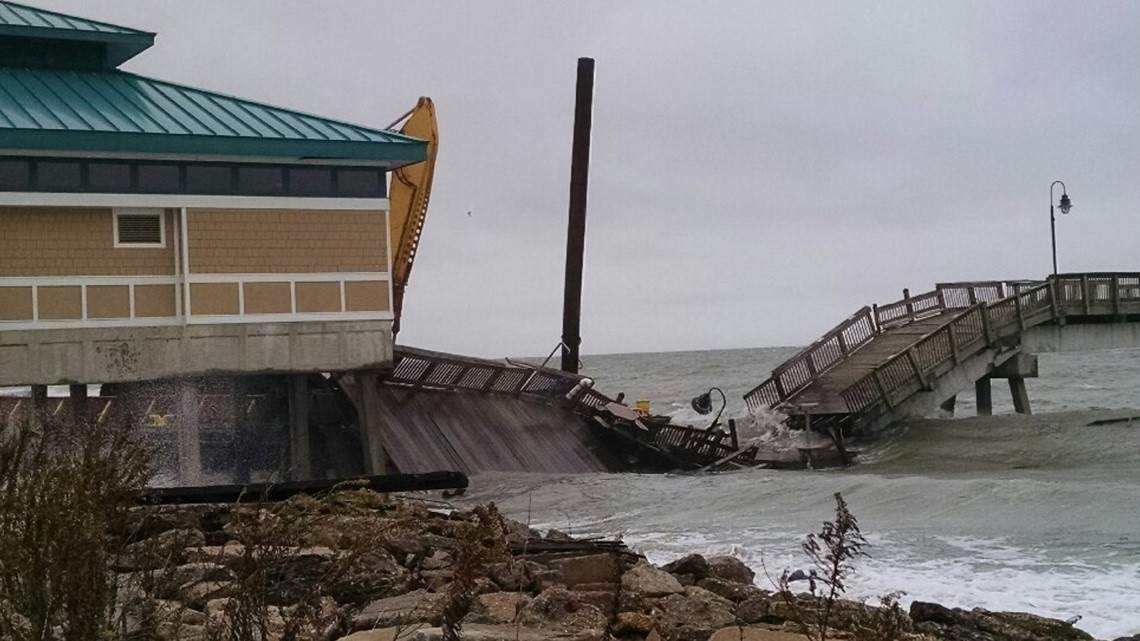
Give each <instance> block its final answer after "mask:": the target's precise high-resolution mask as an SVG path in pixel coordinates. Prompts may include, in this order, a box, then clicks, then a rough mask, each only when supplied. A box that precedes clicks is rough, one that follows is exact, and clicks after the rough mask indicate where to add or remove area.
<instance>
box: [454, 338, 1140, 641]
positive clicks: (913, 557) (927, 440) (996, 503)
mask: <svg viewBox="0 0 1140 641" xmlns="http://www.w3.org/2000/svg"><path fill="white" fill-rule="evenodd" d="M795 351H796V350H795V348H788V349H781V348H774V349H752V350H729V351H715V352H683V353H669V354H625V355H606V356H587V357H585V358H583V361H584V364H585V369H584V371H583V373H585V374H587V375H589V376H592V377H593V378H594V379H595V380H596V381H597V385H598V387H599V389H601V390H603V391H605V392H606V393H608V394H611V395H612V394H616V393H617V392H619V391H624V392H625V393H626V397H627V402H632V401H634V400H636V399H638V398H647V399H649V400H650V401H651V402H652V404H653V411H654V413H665V414H675V415H676V417H677V419H679V420H683V421H685V422H693V423H697V424H699V423H700V421H707V420H708V419H707V418H704V417H700V416H698V415H697V414H695V413H693V412H692V410H690V409H688V400H689V399H690V398H691V397H692V396H694V395H696V394H698V393H700V392H702V391H704V390H706V389H708V388H709V387H710V386H714V385H716V386H719V387H721V388H722V389H724V391H725V392H726V394H727V395H728V398H729V407H728V410H727V413H726V415H730V416H742V415H743V414H744V413H745V408H744V403H743V401H742V400H741V396H742V395H743V393H744V392H746V391H748V389H750V388H751V387H752V386H754V385H756V384H758V383H759V382H760V381H762V380H763V379H764V378H765V377H766V375H767V373H768V372H769V371H770V370H771V369H772V368H773V367H774V366H775V365H777V364H778V363H780V362H781V361H782V360H783V359H784V358H786V357H787V356H789V355H791V354H792V353H794V352H795ZM1040 359H1041V360H1040V366H1041V368H1040V369H1041V372H1040V373H1041V377H1040V378H1038V379H1035V380H1030V381H1029V382H1028V388H1029V394H1030V399H1031V401H1032V403H1033V410H1034V412H1035V415H1034V416H1017V415H1013V414H1012V404H1011V403H1010V401H1009V398H1008V394H1007V393H1005V391H1004V389H1003V387H1002V386H1001V381H996V382H995V383H994V393H993V396H994V405H995V407H994V410H995V413H996V415H995V416H993V417H970V416H969V415H971V414H973V402H972V399H971V398H968V396H972V394H964V395H962V396H961V397H960V398H959V402H958V408H957V410H958V417H957V418H951V419H939V418H933V419H923V420H915V421H912V422H910V423H909V424H907V425H903V426H901V427H900V428H898V429H897V430H896V431H894V432H893V433H891V434H888V435H885V436H884V437H883V438H881V439H878V440H876V441H875V442H871V443H862V444H860V445H859V447H861V448H862V449H863V454H862V462H861V463H860V464H858V465H856V466H854V467H852V468H849V469H844V470H827V471H801V472H788V471H768V470H750V471H745V472H739V473H730V474H723V475H716V476H680V475H665V476H649V475H616V474H604V475H580V476H534V475H505V474H496V475H483V476H479V477H476V478H474V479H473V480H472V488H471V490H470V491H469V493H468V495H467V497H466V498H465V499H464V502H465V503H474V502H481V501H491V500H493V501H495V502H496V503H497V504H498V505H499V506H500V508H501V509H503V510H504V512H506V513H507V514H508V515H509V516H511V517H513V518H516V519H519V520H522V521H524V522H525V521H529V522H530V523H531V524H532V526H533V527H536V528H539V529H545V528H551V527H553V528H558V529H560V530H564V531H569V532H571V533H573V534H576V535H591V536H606V537H621V538H623V539H625V540H626V541H627V542H628V543H629V544H630V545H631V546H633V547H634V548H636V549H638V550H640V551H641V552H643V553H644V554H646V555H647V556H648V557H649V558H650V559H651V560H652V561H654V562H666V561H670V560H672V559H673V558H676V557H678V556H681V555H683V554H686V553H689V552H702V553H710V554H721V553H731V554H736V555H738V556H740V557H741V558H743V559H745V560H746V561H747V562H749V563H750V565H752V566H753V567H754V568H756V569H757V571H758V573H759V577H758V579H757V583H758V584H759V585H761V587H768V586H767V585H766V584H767V582H768V580H767V579H766V578H765V577H764V575H763V568H766V569H767V570H768V572H769V573H771V574H772V576H777V575H779V574H780V572H781V571H782V570H783V569H784V568H789V567H792V568H794V567H802V566H803V565H804V564H805V559H804V557H803V555H802V553H800V551H799V544H800V542H801V541H802V540H803V537H804V535H805V534H807V533H808V532H813V531H818V529H819V525H820V523H821V522H822V521H824V520H827V519H830V518H832V517H833V515H834V501H833V499H832V495H833V494H834V493H835V492H842V493H843V496H844V498H845V499H846V500H847V502H848V505H849V506H850V508H851V511H852V512H853V513H854V514H855V515H856V517H858V519H859V523H860V525H861V527H862V530H863V532H864V534H865V535H866V536H867V538H868V539H869V541H870V542H871V547H870V548H869V549H868V551H869V553H870V555H871V557H870V558H869V559H866V560H864V561H862V562H860V563H859V566H858V570H857V574H856V576H855V577H854V578H853V580H852V581H851V584H850V591H849V596H852V597H854V598H866V599H869V600H872V601H873V600H874V599H875V598H876V597H877V596H879V595H883V594H885V593H887V592H891V591H895V590H902V591H905V592H906V596H905V599H904V601H909V600H912V599H919V600H930V601H937V602H939V603H942V604H945V605H950V606H956V607H965V608H970V607H984V608H987V609H992V610H1020V611H1026V612H1033V613H1036V614H1040V615H1044V616H1050V617H1056V618H1061V619H1067V618H1069V617H1071V616H1074V615H1081V617H1082V618H1081V620H1080V621H1079V623H1078V624H1077V627H1080V628H1082V629H1084V630H1086V631H1088V632H1090V633H1091V634H1093V635H1094V636H1096V637H1098V638H1104V639H1111V638H1114V637H1117V636H1124V635H1129V634H1138V633H1140V396H1138V394H1137V392H1138V389H1140V350H1115V351H1103V352H1089V353H1080V354H1057V355H1051V354H1044V355H1041V357H1040ZM1129 416H1137V417H1138V418H1137V420H1135V421H1132V422H1128V421H1127V420H1124V421H1120V422H1112V423H1106V424H1102V425H1090V423H1092V422H1094V421H1098V420H1105V419H1121V418H1123V419H1127V417H1129Z"/></svg>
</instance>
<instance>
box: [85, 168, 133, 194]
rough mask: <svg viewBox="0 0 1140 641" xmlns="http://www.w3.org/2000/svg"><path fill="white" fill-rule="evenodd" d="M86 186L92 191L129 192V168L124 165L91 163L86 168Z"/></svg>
mask: <svg viewBox="0 0 1140 641" xmlns="http://www.w3.org/2000/svg"><path fill="white" fill-rule="evenodd" d="M87 185H88V186H89V187H90V188H91V189H92V190H93V191H109V192H123V191H130V190H131V166H130V165H128V164H125V163H114V164H112V163H101V162H100V163H91V164H90V165H88V166H87Z"/></svg>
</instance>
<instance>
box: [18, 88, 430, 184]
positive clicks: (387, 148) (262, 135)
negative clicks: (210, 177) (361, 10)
mask: <svg viewBox="0 0 1140 641" xmlns="http://www.w3.org/2000/svg"><path fill="white" fill-rule="evenodd" d="M0 140H2V141H3V142H2V143H0V147H2V148H3V149H4V150H5V151H13V150H36V151H67V152H89V153H99V152H103V153H106V152H116V153H137V154H164V155H171V154H173V155H181V154H194V155H217V156H258V157H274V158H290V159H297V158H309V159H333V160H355V161H364V162H368V163H369V164H379V165H383V166H390V167H395V166H400V165H405V164H409V163H414V162H419V161H421V160H424V159H425V158H426V157H427V143H425V142H424V141H421V140H417V139H415V138H410V137H407V136H402V135H400V134H397V133H394V132H391V131H386V130H381V129H372V128H368V127H361V126H358V125H352V124H348V123H344V122H339V121H336V120H330V119H327V118H321V117H318V116H312V115H309V114H304V113H300V112H297V111H292V110H289V109H282V108H278V107H272V106H269V105H265V104H261V103H256V102H251V101H248V100H242V99H240V98H235V97H232V96H227V95H224V94H219V93H214V92H209V91H204V90H201V89H194V88H191V87H185V86H182V85H177V84H173V83H169V82H164V81H161V80H154V79H151V78H146V77H143V76H138V75H135V74H131V73H126V72H122V71H110V70H103V71H79V70H67V69H22V68H4V67H0Z"/></svg>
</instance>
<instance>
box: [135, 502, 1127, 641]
mask: <svg viewBox="0 0 1140 641" xmlns="http://www.w3.org/2000/svg"><path fill="white" fill-rule="evenodd" d="M431 505H432V504H431V503H428V502H423V501H419V500H414V499H396V498H387V497H383V496H381V495H378V494H375V493H372V492H368V491H365V490H350V491H341V492H337V493H335V494H332V495H329V496H326V497H323V498H321V499H319V500H318V499H313V498H309V497H295V498H293V499H290V500H289V501H285V502H282V503H266V504H261V505H256V504H255V505H237V506H234V505H226V506H193V507H150V508H138V509H136V510H135V511H134V513H133V515H132V519H131V525H130V527H129V528H128V529H127V530H126V531H124V532H121V533H118V536H119V537H120V540H121V543H122V544H123V545H122V546H121V547H120V548H119V552H117V554H116V556H115V557H114V563H113V567H114V569H115V571H116V572H117V577H116V578H117V580H116V585H117V590H116V592H117V596H116V603H117V606H116V612H115V615H116V617H115V621H116V632H117V633H118V634H119V635H120V636H121V637H122V638H129V639H139V640H141V639H155V640H163V641H166V640H170V641H173V640H188V641H189V640H194V641H214V640H218V641H221V640H234V639H259V640H260V641H290V640H297V641H300V640H307V639H314V640H315V639H319V640H321V641H395V640H397V639H407V640H418V641H429V640H431V641H434V640H436V639H479V640H484V641H495V640H500V639H501V640H503V641H508V640H513V641H531V640H539V639H556V640H565V641H570V640H574V641H601V640H602V639H625V640H629V641H706V640H712V641H729V640H732V641H737V640H740V641H743V640H752V641H764V640H772V641H795V640H802V639H805V638H819V637H818V630H817V629H815V628H813V627H812V625H813V624H811V623H810V622H809V625H808V626H807V628H806V631H807V632H809V633H811V634H812V635H813V636H810V637H805V636H804V632H805V627H804V626H802V625H801V624H800V623H799V622H798V620H799V619H801V618H805V613H810V612H816V611H817V610H816V608H817V606H819V605H820V602H817V601H814V600H813V599H812V598H811V597H809V596H807V595H802V594H801V595H795V596H792V595H787V594H781V593H778V592H777V591H775V590H765V589H762V588H760V587H758V586H757V585H756V581H755V579H756V577H755V574H754V572H753V570H752V569H750V568H748V567H747V566H746V565H745V564H744V563H743V562H741V561H740V560H738V559H735V558H733V557H727V556H721V557H710V558H705V557H702V556H700V555H695V554H694V555H689V556H686V557H684V558H682V559H678V560H676V561H674V562H672V563H669V564H667V565H664V566H661V567H658V566H654V565H652V564H650V563H649V562H647V561H646V560H645V559H644V558H643V557H641V556H640V555H638V554H637V553H636V552H634V551H631V550H629V549H627V548H625V546H624V545H622V544H621V543H620V542H608V541H597V540H575V539H573V538H571V537H569V536H566V535H564V534H561V533H559V532H556V531H550V532H547V533H545V534H543V533H539V532H536V531H533V530H531V529H529V528H528V527H527V526H526V525H524V524H522V523H518V522H515V521H512V520H510V519H505V518H503V517H501V516H500V515H499V514H498V512H497V511H496V510H495V509H494V507H493V506H479V507H478V508H475V509H474V510H471V511H466V512H463V511H452V510H450V509H443V508H439V509H433V508H432V507H431ZM809 618H810V617H809ZM830 623H831V629H830V630H828V638H836V639H869V640H871V639H873V640H881V641H888V640H890V639H913V640H930V641H934V640H940V641H1041V640H1049V641H1068V640H1074V641H1075V640H1089V639H1092V637H1091V636H1090V635H1088V634H1087V633H1085V632H1083V631H1081V630H1079V629H1076V628H1074V627H1073V626H1072V625H1070V624H1068V623H1066V622H1062V621H1057V620H1053V619H1046V618H1042V617H1038V616H1034V615H1030V614H1024V613H1009V612H989V611H986V610H981V609H974V610H969V611H967V610H961V609H952V608H946V607H943V606H940V605H937V604H933V603H923V602H915V603H913V604H912V605H911V606H910V608H909V611H906V610H903V609H901V608H899V607H898V606H897V605H894V606H892V604H891V603H890V602H889V601H888V602H886V604H885V606H883V607H872V606H869V605H865V604H862V603H857V602H853V601H846V600H837V601H835V602H834V604H833V606H832V612H831V621H830ZM1118 641H1125V640H1123V639H1122V640H1118ZM1127 641H1140V637H1129V638H1127Z"/></svg>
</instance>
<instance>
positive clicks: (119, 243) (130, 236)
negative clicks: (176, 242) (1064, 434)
mask: <svg viewBox="0 0 1140 641" xmlns="http://www.w3.org/2000/svg"><path fill="white" fill-rule="evenodd" d="M163 218H164V217H163V215H162V210H161V209H141V208H138V209H136V208H123V209H116V210H115V247H166V233H165V232H166V225H165V221H164V220H163Z"/></svg>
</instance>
